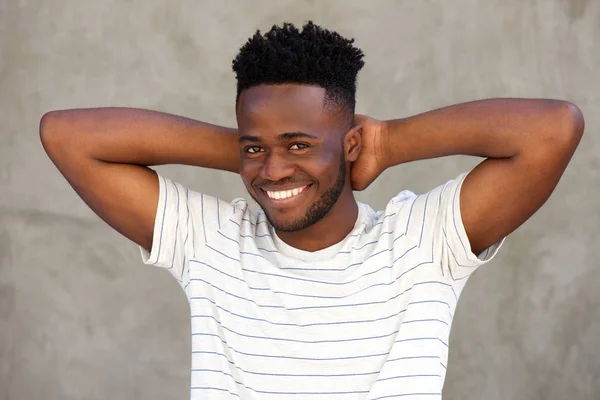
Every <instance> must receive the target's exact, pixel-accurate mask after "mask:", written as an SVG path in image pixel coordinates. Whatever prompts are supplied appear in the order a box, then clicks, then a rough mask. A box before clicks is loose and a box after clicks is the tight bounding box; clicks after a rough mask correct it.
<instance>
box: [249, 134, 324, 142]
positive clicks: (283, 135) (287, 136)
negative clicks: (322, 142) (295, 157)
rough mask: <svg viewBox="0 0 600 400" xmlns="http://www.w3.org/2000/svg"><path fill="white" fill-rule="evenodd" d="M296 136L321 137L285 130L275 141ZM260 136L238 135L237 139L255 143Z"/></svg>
mask: <svg viewBox="0 0 600 400" xmlns="http://www.w3.org/2000/svg"><path fill="white" fill-rule="evenodd" d="M298 138H307V139H317V140H319V139H321V138H320V137H318V136H315V135H310V134H308V133H304V132H286V133H282V134H281V135H279V136H277V141H279V142H283V141H286V140H292V139H298ZM260 140H261V139H260V137H259V136H252V135H243V136H240V138H239V141H240V142H253V143H257V142H260Z"/></svg>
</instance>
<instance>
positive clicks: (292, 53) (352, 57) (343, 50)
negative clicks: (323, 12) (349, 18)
mask: <svg viewBox="0 0 600 400" xmlns="http://www.w3.org/2000/svg"><path fill="white" fill-rule="evenodd" d="M353 43H354V39H346V38H344V37H342V36H341V35H340V34H338V33H337V32H333V31H329V30H327V29H324V28H322V27H320V26H318V25H315V24H314V23H313V22H312V21H308V22H307V23H306V24H305V25H304V26H303V27H302V31H299V30H298V28H296V27H295V26H294V25H293V24H292V23H289V22H284V23H283V26H281V27H278V26H276V25H273V27H272V28H271V30H270V31H269V32H267V33H265V34H264V35H261V33H260V30H257V31H256V33H255V34H254V36H252V37H251V38H250V39H248V41H247V42H246V43H245V44H244V45H243V46H242V47H241V49H240V51H239V53H238V55H237V56H236V57H235V59H234V60H233V63H232V64H233V71H234V72H235V73H236V79H237V95H236V101H235V103H236V107H237V104H238V99H239V97H240V94H241V93H242V92H243V91H244V90H246V89H249V88H251V87H253V86H258V85H263V84H284V83H295V84H300V85H314V86H319V87H322V88H324V89H325V98H326V100H325V101H326V104H327V103H330V105H334V106H341V107H342V109H343V111H345V112H346V113H347V114H348V116H352V117H353V116H354V108H355V104H356V100H355V97H356V81H357V75H358V71H360V69H361V68H362V67H363V65H364V61H363V60H362V59H363V56H364V54H363V52H362V50H360V49H358V48H356V47H355V46H353V45H352V44H353Z"/></svg>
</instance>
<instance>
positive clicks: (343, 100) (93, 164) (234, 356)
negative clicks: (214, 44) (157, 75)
mask: <svg viewBox="0 0 600 400" xmlns="http://www.w3.org/2000/svg"><path fill="white" fill-rule="evenodd" d="M362 58H363V54H362V52H361V51H360V50H359V49H357V48H356V47H354V46H353V40H348V39H345V38H343V37H341V36H340V35H339V34H337V33H334V32H330V31H328V30H325V29H323V28H321V27H319V26H317V25H314V24H313V23H311V22H309V23H307V24H306V25H304V26H303V28H302V30H301V31H300V30H298V29H297V28H296V27H294V26H293V25H292V24H284V25H283V26H282V27H275V26H274V27H273V28H272V29H271V30H270V31H269V32H268V33H266V34H265V35H261V34H260V32H257V33H256V34H255V35H254V36H253V37H252V38H250V39H249V41H248V42H247V43H246V44H245V45H244V46H243V47H242V48H241V50H240V52H239V54H238V55H237V57H236V58H235V60H234V61H233V70H234V71H235V72H236V74H237V97H236V116H237V122H238V129H228V128H223V127H219V126H214V125H210V124H207V123H203V122H199V121H194V120H190V119H187V118H182V117H177V116H173V115H167V114H164V113H159V112H153V111H147V110H137V109H123V108H103V109H76V110H64V111H54V112H50V113H47V114H46V115H45V116H44V117H43V118H42V121H41V128H40V131H41V133H40V134H41V139H42V143H43V145H44V148H45V149H46V152H47V153H48V155H49V156H50V158H51V159H52V161H53V162H54V163H55V165H56V166H57V168H58V169H59V170H60V172H61V173H62V174H63V175H64V176H65V178H66V179H67V180H68V181H69V183H70V184H71V185H72V187H73V188H74V189H75V191H76V192H77V193H78V194H79V195H80V196H81V198H82V199H83V200H84V201H85V202H86V203H87V204H88V205H89V206H90V207H91V208H92V210H94V211H95V212H96V213H97V214H98V215H99V216H100V217H101V218H102V219H103V220H104V221H106V222H107V223H108V224H110V225H111V226H112V227H113V228H115V229H116V230H117V231H119V232H121V233H122V234H123V235H124V236H126V237H128V238H129V239H131V240H133V241H134V242H136V243H137V244H139V245H140V249H141V254H142V258H143V261H144V263H146V264H149V265H155V266H159V267H163V268H166V269H168V270H169V271H170V272H171V274H172V275H173V276H174V277H175V278H176V279H177V280H178V281H179V282H180V284H181V286H182V288H183V289H184V290H185V293H186V295H187V297H188V299H189V302H190V309H191V319H192V320H191V326H192V376H191V385H192V388H191V397H192V398H193V399H230V398H241V399H344V400H346V399H371V400H374V399H384V398H386V399H387V398H410V399H439V398H441V391H442V387H443V384H444V377H445V373H446V363H447V358H448V338H449V333H450V326H451V322H452V317H453V315H454V311H455V309H456V304H457V301H458V297H459V295H460V293H461V290H462V289H463V287H464V284H465V282H466V281H467V278H468V277H469V276H470V275H471V274H472V273H473V271H474V270H475V269H476V268H477V267H479V266H480V265H483V264H485V263H486V262H488V261H489V260H491V259H492V258H493V257H494V255H495V254H496V252H497V250H498V248H499V247H500V246H501V244H502V242H503V238H504V237H506V236H507V235H508V234H509V233H511V232H512V231H513V230H515V229H516V228H517V227H518V226H519V225H521V224H522V223H523V222H524V221H526V220H527V219H528V218H529V217H530V216H531V215H532V214H533V213H534V212H535V211H536V210H537V209H538V208H539V207H540V206H541V205H542V204H543V203H544V202H545V201H546V200H547V199H548V197H549V196H550V194H551V192H552V191H553V189H554V187H555V186H556V184H557V183H558V181H559V179H560V177H561V175H562V173H563V172H564V170H565V168H566V166H567V164H568V162H569V160H570V159H571V157H572V155H573V153H574V152H575V149H576V147H577V145H578V143H579V141H580V139H581V136H582V133H583V129H584V123H583V117H582V115H581V112H580V111H579V109H578V108H577V107H575V106H574V105H572V104H570V103H568V102H564V101H558V100H530V99H488V100H482V101H475V102H470V103H464V104H458V105H454V106H450V107H445V108H441V109H438V110H434V111H430V112H427V113H424V114H420V115H416V116H412V117H408V118H401V119H397V120H391V121H377V120H375V119H373V118H370V117H367V116H362V115H355V113H354V108H355V92H356V78H357V74H358V72H359V70H360V69H361V68H362V66H363V60H362ZM451 154H468V155H474V156H480V157H485V158H486V160H485V161H483V162H482V163H481V164H479V165H478V166H477V167H476V168H475V169H474V170H473V171H471V172H469V173H468V174H461V175H460V176H459V177H457V178H456V179H455V180H453V181H450V182H447V183H445V184H443V185H441V186H439V187H437V188H435V189H433V190H431V191H430V192H428V193H425V194H422V195H415V194H413V193H412V192H409V191H402V192H400V193H399V194H398V195H397V196H395V197H394V198H392V199H391V200H390V201H389V203H388V204H387V205H386V207H385V209H384V210H382V211H377V212H375V211H374V210H372V209H371V207H369V206H368V205H366V204H362V203H358V202H356V200H355V199H354V196H353V190H363V189H365V188H366V187H367V186H368V185H369V184H370V183H371V182H372V181H373V180H374V179H375V178H376V177H377V176H378V175H379V174H380V173H381V172H383V171H384V170H385V169H387V168H389V167H392V166H394V165H397V164H402V163H406V162H409V161H413V160H418V159H426V158H434V157H440V156H446V155H451ZM161 164H185V165H195V166H201V167H208V168H215V169H221V170H227V171H232V172H239V174H240V176H241V177H242V180H243V182H244V184H245V186H246V188H247V190H248V193H249V194H250V196H252V197H253V198H254V199H255V200H256V202H257V203H258V204H259V205H260V207H261V210H259V211H258V212H251V211H250V210H249V208H248V204H247V203H246V201H245V200H243V199H236V200H234V201H233V202H231V203H227V202H224V201H221V200H219V199H216V198H214V197H211V196H209V195H207V194H201V193H198V192H195V191H191V190H189V189H187V188H184V187H183V186H182V185H181V184H179V183H176V182H173V181H171V180H170V179H168V178H166V177H163V176H161V175H158V174H157V173H155V172H154V171H153V170H152V169H150V168H148V167H147V166H151V165H161Z"/></svg>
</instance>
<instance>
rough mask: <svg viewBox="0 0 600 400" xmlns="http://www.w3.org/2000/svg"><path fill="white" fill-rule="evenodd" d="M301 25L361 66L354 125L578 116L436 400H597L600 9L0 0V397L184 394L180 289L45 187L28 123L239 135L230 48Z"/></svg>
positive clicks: (409, 171) (408, 182) (459, 330)
mask: <svg viewBox="0 0 600 400" xmlns="http://www.w3.org/2000/svg"><path fill="white" fill-rule="evenodd" d="M308 19H314V20H315V22H317V23H319V24H323V25H325V26H327V27H330V28H332V29H335V30H338V31H339V32H341V33H342V34H344V35H348V36H352V37H355V38H356V43H357V45H358V46H360V47H362V48H363V49H364V51H365V53H366V66H365V68H364V70H363V71H362V73H361V75H360V82H359V93H358V111H359V112H362V113H367V114H370V115H372V116H374V117H377V118H393V117H402V116H407V115H411V114H415V113H419V112H422V111H426V110H429V109H433V108H437V107H441V106H444V105H449V104H452V103H458V102H463V101H468V100H474V99H481V98H487V97H550V98H559V99H565V100H569V101H572V102H574V103H575V104H577V105H578V106H579V107H580V108H581V109H582V110H583V112H584V115H585V117H586V123H587V128H586V134H585V135H584V138H583V140H582V142H581V145H580V146H579V149H578V151H577V153H576V154H575V157H574V159H573V161H572V163H571V164H570V166H569V168H568V169H567V171H566V173H565V175H564V177H563V179H562V181H561V182H560V184H559V185H558V187H557V189H556V191H555V192H554V194H553V196H552V197H551V199H550V200H549V201H548V203H547V204H546V205H545V206H544V207H543V208H542V209H541V210H540V211H539V212H538V213H537V214H536V215H534V216H533V217H532V218H531V219H530V220H529V221H528V222H527V223H526V224H525V225H524V226H523V227H521V228H520V229H518V230H517V231H516V232H515V233H514V234H512V235H511V236H510V238H509V239H508V240H507V242H506V244H505V246H504V248H503V250H502V252H501V253H500V254H499V256H498V258H497V259H496V260H495V261H494V262H492V263H491V264H489V265H487V266H486V267H484V268H482V269H480V270H478V271H477V272H476V273H475V275H474V276H473V277H472V278H471V280H470V281H469V283H468V285H467V288H466V289H465V291H464V293H463V296H462V298H461V302H460V303H459V307H458V312H457V314H456V319H455V322H454V326H453V330H452V336H451V346H450V362H449V369H448V375H447V377H446V386H445V390H444V393H445V396H444V398H445V399H461V400H468V399H488V400H496V399H497V400H500V399H545V400H558V399H589V400H592V399H596V400H597V399H599V398H600V379H599V378H600V294H599V293H600V289H599V288H600V271H599V268H598V264H599V261H598V260H599V258H600V240H599V226H600V210H599V204H598V203H599V201H598V196H599V195H600V162H599V161H598V153H599V152H600V139H599V136H598V130H599V127H600V113H598V109H599V107H600V78H599V77H598V66H600V1H597V0H579V1H575V0H572V1H567V0H529V1H524V0H485V1H483V0H455V1H451V0H431V1H409V0H406V1H383V0H382V1H372V2H367V1H362V0H353V1H342V0H335V1H332V0H328V1H314V0H304V1H290V0H284V1H281V0H280V1H275V0H273V1H249V0H245V1H233V0H218V1H193V0H169V1H166V0H160V1H158V0H131V1H127V2H123V1H116V0H113V1H108V0H106V1H102V2H92V1H75V0H52V1H41V0H37V1H36V0H20V1H16V0H0V128H1V129H0V399H2V400H21V399H41V398H43V399H45V400H54V399H56V400H58V399H61V400H70V399H73V400H75V399H77V400H80V399H86V400H87V399H90V400H91V399H114V400H119V399H166V398H169V399H185V398H187V397H188V396H189V388H188V385H189V375H190V372H189V368H190V354H189V351H190V339H189V336H188V335H189V330H190V327H189V320H188V315H189V314H188V313H189V309H188V305H187V303H186V299H185V296H184V294H183V292H182V291H181V290H180V289H179V287H178V286H177V284H176V282H175V281H174V280H173V279H172V278H171V277H170V276H169V275H168V273H167V272H166V271H162V270H158V269H153V268H152V267H148V266H144V265H143V264H142V263H141V259H140V256H139V251H138V249H137V247H136V246H135V245H134V244H133V243H132V242H130V241H128V240H127V239H125V238H123V237H121V236H120V235H119V234H118V233H116V232H114V231H112V229H111V228H110V227H108V225H106V224H104V222H102V221H101V220H100V219H99V218H98V217H97V216H95V214H93V213H92V211H91V210H89V209H88V208H87V206H86V205H85V204H84V203H83V201H82V200H80V199H79V197H78V196H77V195H76V193H75V192H74V191H73V190H72V189H71V187H70V186H69V185H68V183H67V182H66V181H65V180H64V178H63V177H62V176H61V175H60V173H59V172H58V170H56V168H54V166H53V164H52V163H51V161H50V160H49V159H48V158H47V156H46V155H45V153H44V151H43V149H42V147H41V145H40V142H39V138H38V123H39V119H40V117H41V116H42V114H43V113H44V112H46V111H48V110H52V109H60V108H75V107H94V106H109V105H112V106H133V107H142V108H150V109H156V110H161V111H167V112H172V113H176V114H181V115H185V116H188V117H192V118H197V119H201V120H205V121H208V122H213V123H220V124H226V125H230V126H235V119H234V110H233V99H234V88H235V81H234V76H233V73H232V72H231V69H230V65H231V60H232V58H233V57H234V55H235V53H236V52H237V50H238V48H239V46H241V44H243V43H244V42H245V40H246V39H247V38H248V37H249V36H250V35H251V34H252V33H253V32H254V31H255V30H256V29H258V28H260V29H261V30H265V29H268V28H269V27H270V26H271V25H272V24H274V23H280V22H281V21H283V20H288V21H291V22H295V23H302V22H304V21H305V20H308ZM478 161H479V159H475V158H468V157H447V158H444V159H438V160H429V161H419V162H415V163H411V164H407V165H402V166H398V167H396V168H394V169H392V170H389V171H387V172H386V173H384V174H383V175H382V176H381V177H380V178H379V179H378V180H377V181H376V182H375V183H374V184H373V185H372V186H371V187H370V188H369V189H368V190H367V191H365V192H363V193H360V194H359V196H358V198H359V200H360V201H363V202H368V203H370V204H371V205H372V206H373V207H377V208H380V207H382V206H383V205H384V204H385V203H386V202H387V201H388V199H389V198H390V197H392V196H393V195H394V194H396V193H397V192H399V191H400V190H402V189H411V190H413V191H416V192H423V191H426V190H429V189H431V188H433V187H434V186H437V185H438V184H440V183H443V182H445V181H446V180H448V179H451V178H453V177H455V176H456V175H458V173H460V172H463V171H466V170H468V169H470V168H472V167H473V166H474V165H476V163H477V162H478ZM157 170H159V171H160V172H161V173H162V174H165V175H167V176H169V177H170V178H172V179H175V180H177V181H180V182H181V183H183V184H185V185H189V186H190V187H192V188H194V189H195V190H200V191H205V192H207V193H209V194H211V195H216V196H219V197H221V198H223V199H226V200H231V199H232V198H234V197H238V196H244V195H245V194H246V192H245V189H244V187H243V185H242V183H241V181H240V179H239V177H238V176H237V175H235V174H230V173H226V172H216V171H210V170H205V169H198V168H192V167H186V166H161V167H157ZM217 182H226V184H222V183H217Z"/></svg>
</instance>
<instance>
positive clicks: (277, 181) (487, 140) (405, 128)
mask: <svg viewBox="0 0 600 400" xmlns="http://www.w3.org/2000/svg"><path fill="white" fill-rule="evenodd" d="M324 99H325V91H324V89H322V88H318V87H313V86H302V85H264V86H259V87H255V88H251V89H248V90H246V91H244V92H243V93H242V94H241V96H240V99H239V104H238V108H237V119H238V127H239V133H240V136H241V137H243V136H254V138H252V139H251V140H250V141H249V140H247V139H248V138H246V139H244V140H243V141H241V142H240V151H241V153H240V155H241V156H240V174H241V176H242V179H243V181H244V183H245V185H246V187H247V188H248V191H249V192H250V194H251V195H252V197H254V198H255V199H256V200H257V202H258V203H259V204H260V205H261V206H262V207H263V209H264V210H265V213H266V214H267V216H268V218H269V219H270V220H271V221H272V222H275V224H274V225H280V226H281V227H283V228H286V225H287V227H291V226H293V225H294V224H292V222H294V221H296V222H297V221H298V220H300V219H302V218H303V217H305V216H306V214H307V211H308V210H309V208H310V206H311V204H312V203H315V202H317V201H318V200H319V199H322V195H323V194H325V193H326V192H327V190H328V189H331V188H332V187H333V186H335V183H336V178H337V177H338V176H339V168H338V166H339V161H340V157H342V156H343V157H344V159H345V164H346V166H347V167H348V168H349V171H350V173H349V174H347V175H346V176H345V180H344V182H345V183H344V186H343V190H342V191H341V193H340V195H339V198H338V199H337V201H336V203H335V204H334V205H333V206H332V207H331V209H330V210H329V212H328V213H327V214H326V215H324V216H323V217H322V218H321V219H320V220H318V221H316V222H314V223H313V224H312V225H310V226H307V227H305V228H304V229H298V230H295V231H292V230H288V231H286V230H285V229H277V228H276V232H277V234H278V235H279V236H280V238H281V239H282V240H284V241H285V242H286V243H288V244H289V245H291V246H293V247H296V248H299V249H303V250H307V251H316V250H320V249H323V248H326V247H329V246H331V245H333V244H335V243H338V242H339V241H341V240H343V239H344V238H345V237H346V235H348V233H349V232H350V231H351V230H352V227H353V226H354V223H355V221H356V216H357V205H356V201H355V200H354V197H353V195H352V190H363V189H365V188H366V187H368V186H369V185H370V184H371V182H373V181H374V180H375V179H376V178H377V176H379V175H380V174H381V173H382V172H383V171H384V170H385V169H387V168H390V167H392V166H395V165H398V164H402V163H405V162H410V161H415V160H421V159H428V158H436V157H442V156H448V155H455V154H463V155H472V156H478V157H484V158H486V160H484V161H483V162H481V163H480V164H479V165H478V166H477V167H476V168H475V169H474V170H473V171H471V172H470V173H469V175H468V176H467V177H466V179H465V181H464V184H463V187H462V189H461V192H460V212H461V217H462V221H463V225H464V227H465V231H466V233H467V237H468V239H469V244H470V247H471V251H472V252H473V253H474V254H480V253H481V252H482V251H483V250H485V249H486V248H487V247H489V246H491V245H492V244H494V243H496V242H497V241H499V240H500V239H502V238H503V237H505V236H507V235H508V234H510V233H511V232H513V231H514V230H515V229H517V228H518V227H519V226H520V225H521V224H523V223H524V222H525V221H526V220H527V219H528V218H529V217H531V216H532V215H533V214H534V213H535V212H536V211H537V210H538V209H539V208H540V207H541V206H542V205H543V204H544V203H545V202H546V200H547V199H548V198H549V197H550V195H551V193H552V191H553V190H554V188H555V187H556V185H557V184H558V182H559V180H560V178H561V176H562V174H563V173H564V171H565V169H566V167H567V165H568V163H569V161H570V160H571V157H572V156H573V154H574V152H575V150H576V148H577V145H578V144H579V141H580V140H581V137H582V135H583V131H584V125H585V124H584V119H583V115H582V113H581V111H580V110H579V109H578V108H577V107H576V106H575V105H573V104H571V103H569V102H566V101H561V100H552V99H507V98H503V99H485V100H478V101H472V102H468V103H462V104H456V105H452V106H448V107H443V108H440V109H436V110H432V111H428V112H425V113H422V114H418V115H414V116H410V117H406V118H400V119H395V120H389V121H379V120H376V119H373V118H370V117H368V116H365V115H356V116H355V119H354V122H355V124H354V126H351V127H346V129H343V127H342V125H343V124H342V123H341V121H342V120H343V118H341V117H340V115H339V114H336V113H335V112H333V111H332V110H330V109H327V108H326V107H324V106H323V104H324ZM345 131H346V132H345ZM290 132H304V133H308V134H310V135H313V136H315V137H316V138H313V139H308V138H301V140H299V139H300V138H298V137H296V138H294V140H292V139H291V138H290V139H289V140H277V137H278V136H279V135H281V134H283V133H290ZM340 138H343V147H342V146H341V145H340V140H341V139H340ZM298 142H302V143H305V144H306V145H307V147H305V146H304V145H297V144H296V143H298ZM248 146H257V147H256V148H254V150H257V153H256V154H249V153H248V151H247V150H248ZM300 148H302V149H300ZM342 149H343V150H342ZM250 151H251V152H252V151H253V150H250ZM350 167H351V169H350ZM306 183H311V184H312V186H311V187H310V191H307V193H305V194H306V197H305V199H304V200H305V201H303V202H302V203H299V204H295V207H288V208H286V207H284V206H281V207H280V206H277V205H276V204H274V203H273V202H270V201H269V198H268V197H267V196H266V195H264V192H261V187H263V188H265V187H268V188H270V189H274V188H275V187H278V188H282V189H288V188H291V187H295V186H298V185H303V184H306ZM265 185H267V186H265ZM278 185H281V186H278Z"/></svg>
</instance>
